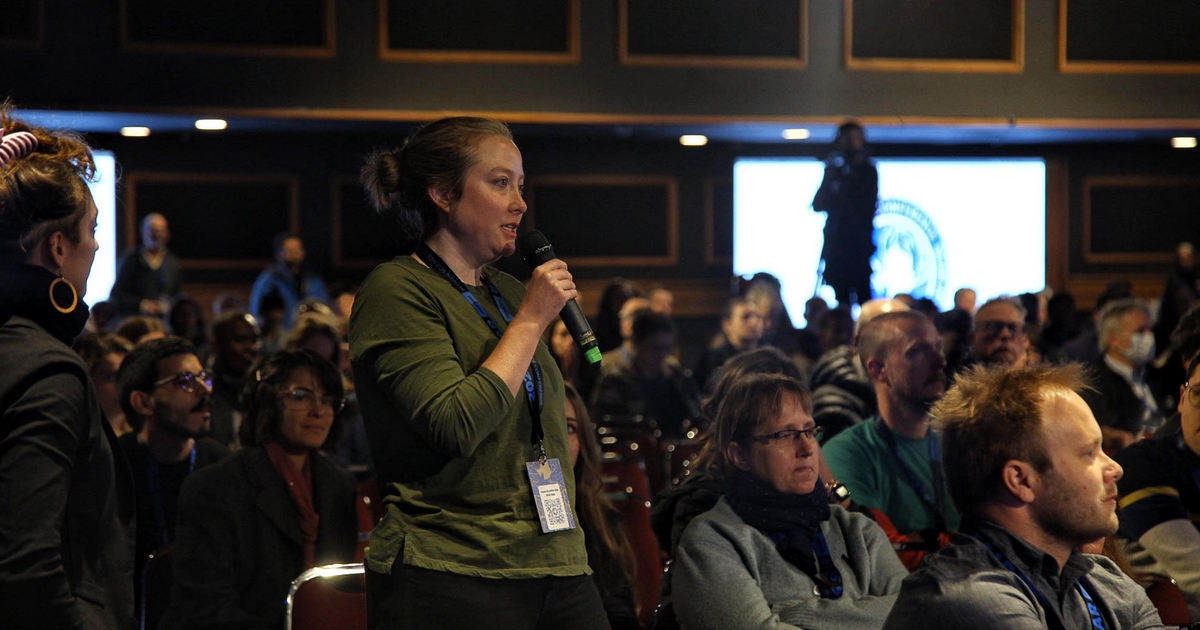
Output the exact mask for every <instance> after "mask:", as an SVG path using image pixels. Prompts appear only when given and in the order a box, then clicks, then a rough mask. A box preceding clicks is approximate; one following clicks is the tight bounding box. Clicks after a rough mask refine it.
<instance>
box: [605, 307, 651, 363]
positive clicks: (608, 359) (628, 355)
mask: <svg viewBox="0 0 1200 630" xmlns="http://www.w3.org/2000/svg"><path fill="white" fill-rule="evenodd" d="M648 310H650V300H648V299H646V298H644V297H638V296H634V297H631V298H629V299H627V300H625V303H624V304H622V305H621V308H620V309H619V310H618V311H617V329H618V331H619V332H620V333H621V345H619V346H617V347H615V348H613V349H611V350H608V351H607V352H605V353H604V354H603V355H602V356H601V361H600V365H602V366H604V367H606V368H612V369H616V368H617V367H619V366H623V367H628V366H629V364H630V363H631V362H632V361H633V319H634V317H636V316H637V314H638V313H641V312H642V311H648Z"/></svg>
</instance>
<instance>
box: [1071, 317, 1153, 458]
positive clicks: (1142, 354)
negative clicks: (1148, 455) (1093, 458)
mask: <svg viewBox="0 0 1200 630" xmlns="http://www.w3.org/2000/svg"><path fill="white" fill-rule="evenodd" d="M1099 325H1100V348H1101V350H1103V351H1104V355H1103V356H1102V357H1101V358H1100V360H1099V361H1096V362H1094V363H1092V364H1091V365H1090V366H1089V368H1090V370H1091V376H1092V378H1093V379H1094V382H1093V383H1092V386H1093V387H1094V389H1093V390H1090V391H1088V392H1086V393H1084V395H1083V399H1084V400H1086V401H1087V403H1088V406H1089V407H1091V409H1092V413H1093V414H1095V415H1096V421H1097V422H1099V423H1100V430H1101V431H1102V432H1103V433H1104V448H1105V450H1107V451H1109V452H1115V451H1117V450H1120V449H1122V448H1124V447H1126V446H1128V445H1130V444H1132V443H1133V441H1134V440H1136V439H1138V438H1139V437H1144V436H1147V435H1149V434H1150V433H1152V432H1153V431H1154V430H1155V429H1157V428H1158V426H1159V425H1160V424H1162V422H1163V415H1162V412H1161V411H1160V408H1159V404H1158V401H1156V400H1155V399H1154V393H1153V392H1152V391H1151V389H1150V386H1149V385H1148V384H1147V383H1146V366H1147V365H1148V364H1149V363H1150V362H1151V361H1152V360H1153V359H1154V333H1152V332H1150V312H1149V310H1148V309H1147V308H1146V306H1145V305H1144V304H1142V303H1141V302H1139V301H1137V300H1132V299H1130V300H1117V301H1115V302H1109V303H1108V304H1106V305H1105V306H1104V310H1103V311H1101V313H1100V319H1099Z"/></svg>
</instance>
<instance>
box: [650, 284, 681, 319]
mask: <svg viewBox="0 0 1200 630" xmlns="http://www.w3.org/2000/svg"><path fill="white" fill-rule="evenodd" d="M646 295H647V296H648V297H647V298H646V299H648V300H650V310H652V311H654V312H655V313H658V314H660V315H666V316H667V317H670V316H671V313H672V312H673V311H674V310H675V294H674V293H671V290H670V289H667V288H666V287H650V290H649V291H647V292H646Z"/></svg>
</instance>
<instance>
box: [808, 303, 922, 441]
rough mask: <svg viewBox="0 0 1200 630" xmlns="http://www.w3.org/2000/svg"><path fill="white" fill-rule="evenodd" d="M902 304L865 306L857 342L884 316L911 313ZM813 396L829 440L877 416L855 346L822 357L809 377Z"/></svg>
mask: <svg viewBox="0 0 1200 630" xmlns="http://www.w3.org/2000/svg"><path fill="white" fill-rule="evenodd" d="M907 310H908V306H907V305H906V304H904V303H903V302H901V301H899V300H892V299H887V298H881V299H875V300H871V301H869V302H867V303H866V304H864V305H863V307H862V310H860V311H859V313H858V321H857V322H855V324H854V326H855V338H856V339H857V336H858V331H861V330H862V329H863V327H864V326H866V324H867V322H869V321H871V320H872V319H874V318H876V317H878V316H880V315H882V314H884V313H892V312H898V311H907ZM808 387H809V389H811V390H812V395H813V414H812V415H813V420H816V422H817V426H819V427H821V430H822V431H824V432H825V440H826V441H828V440H831V439H833V437H834V436H836V435H837V434H838V433H840V432H842V431H843V430H845V429H847V428H849V427H852V426H854V425H856V424H858V423H860V422H862V421H863V420H865V419H867V418H870V417H871V416H873V415H875V412H876V411H877V407H876V404H875V387H874V386H873V385H871V379H870V377H869V376H868V375H867V370H866V368H864V367H863V364H862V360H861V359H859V358H858V350H857V346H856V344H855V343H849V344H844V345H840V346H835V347H834V348H832V349H830V350H828V351H826V352H825V354H822V355H821V358H820V359H818V360H817V363H816V365H814V366H813V369H812V375H811V376H810V377H809V383H808Z"/></svg>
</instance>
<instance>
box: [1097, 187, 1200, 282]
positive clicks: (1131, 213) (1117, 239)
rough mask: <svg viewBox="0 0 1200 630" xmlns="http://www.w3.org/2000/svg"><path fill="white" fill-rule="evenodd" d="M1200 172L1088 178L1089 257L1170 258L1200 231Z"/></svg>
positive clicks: (1104, 259)
mask: <svg viewBox="0 0 1200 630" xmlns="http://www.w3.org/2000/svg"><path fill="white" fill-rule="evenodd" d="M1197 208H1200V177H1190V178H1189V177H1161V176H1112V177H1094V178H1086V179H1085V180H1084V182H1083V213H1084V214H1083V232H1084V252H1083V256H1084V260H1085V261H1086V262H1090V263H1106V262H1112V263H1165V262H1168V261H1169V260H1170V258H1171V254H1170V252H1172V251H1174V249H1175V245H1176V244H1177V243H1179V242H1180V241H1181V240H1187V239H1189V238H1194V236H1195V235H1197V234H1200V212H1196V209H1197Z"/></svg>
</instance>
